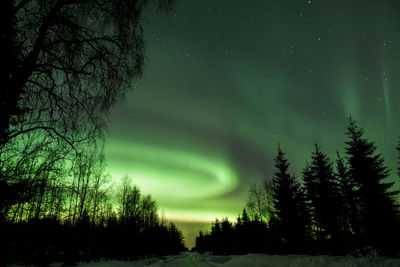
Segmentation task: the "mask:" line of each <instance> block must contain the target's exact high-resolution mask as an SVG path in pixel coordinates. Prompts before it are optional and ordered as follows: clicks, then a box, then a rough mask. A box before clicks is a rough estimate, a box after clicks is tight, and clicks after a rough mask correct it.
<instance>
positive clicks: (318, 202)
mask: <svg viewBox="0 0 400 267" xmlns="http://www.w3.org/2000/svg"><path fill="white" fill-rule="evenodd" d="M303 179H304V183H305V190H306V198H307V202H308V203H309V206H310V212H311V215H312V219H313V224H314V227H315V234H316V237H317V238H318V239H319V240H330V241H332V242H333V244H331V245H332V246H334V247H336V248H337V249H342V247H339V244H338V242H339V240H340V239H341V231H340V228H341V227H340V218H341V197H340V194H339V190H338V185H337V182H336V179H335V175H334V172H333V168H332V163H331V162H330V161H329V159H328V157H327V156H326V155H325V154H324V153H322V152H321V151H320V149H319V147H318V145H315V151H314V152H313V154H312V159H311V162H310V163H309V164H307V166H306V168H305V169H304V171H303Z"/></svg>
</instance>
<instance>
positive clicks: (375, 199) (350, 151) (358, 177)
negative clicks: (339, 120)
mask: <svg viewBox="0 0 400 267" xmlns="http://www.w3.org/2000/svg"><path fill="white" fill-rule="evenodd" d="M346 134H347V137H348V141H346V143H345V144H346V153H347V157H348V161H349V175H350V177H351V179H353V180H354V181H355V182H356V183H357V187H358V190H357V193H358V197H359V209H360V210H359V216H360V223H361V226H360V228H361V229H360V232H361V238H362V239H361V242H362V243H361V244H362V245H364V246H372V247H374V248H376V249H378V250H381V251H382V252H383V253H392V250H393V248H394V247H395V242H397V240H395V239H396V237H395V236H396V234H395V233H396V232H397V227H395V222H396V215H397V212H396V209H397V208H398V207H397V205H396V204H395V200H394V198H395V196H397V195H398V191H394V190H393V184H394V182H385V181H384V180H385V179H386V178H387V177H388V176H389V170H388V168H387V167H386V166H385V164H384V159H383V157H382V156H381V154H377V153H376V146H375V144H374V143H373V142H370V141H368V140H367V139H366V138H365V137H364V130H363V129H361V128H360V127H358V126H357V124H356V122H355V121H354V120H353V119H352V118H351V117H350V118H349V124H348V127H347V133H346Z"/></svg>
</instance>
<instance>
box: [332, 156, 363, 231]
mask: <svg viewBox="0 0 400 267" xmlns="http://www.w3.org/2000/svg"><path fill="white" fill-rule="evenodd" d="M336 155H337V158H336V180H337V182H338V189H339V195H340V197H341V204H340V208H341V209H342V213H341V217H342V218H341V219H342V220H341V231H342V232H344V233H346V234H347V235H348V236H350V235H352V234H357V233H359V221H358V216H357V214H358V207H357V203H358V198H357V184H356V182H355V181H354V180H353V179H352V177H351V176H350V175H349V167H348V164H347V161H346V159H345V158H343V157H342V156H341V155H340V154H339V152H337V153H336Z"/></svg>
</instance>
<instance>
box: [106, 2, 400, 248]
mask: <svg viewBox="0 0 400 267" xmlns="http://www.w3.org/2000/svg"><path fill="white" fill-rule="evenodd" d="M399 14H400V2H399V1H395V0H369V1H368V0H350V1H349V0H335V1H317V0H313V1H308V0H304V1H282V0H271V1H262V0H257V1H256V0H254V1H228V0H220V1H213V0H207V1H206V0H204V1H196V0H184V1H183V0H177V1H176V4H175V7H174V9H173V10H172V11H171V12H170V13H168V14H164V13H159V12H157V11H155V10H154V8H153V9H151V8H150V9H149V10H148V12H147V18H148V19H147V21H146V22H145V29H144V33H145V40H146V50H147V52H146V56H147V63H146V67H145V73H144V76H143V78H142V79H141V80H139V81H137V82H135V83H134V88H133V91H132V92H131V93H130V94H129V95H128V97H127V101H126V103H125V104H124V105H121V106H119V107H117V108H115V110H114V111H113V113H112V114H111V116H110V130H109V131H110V135H109V139H108V143H107V146H106V157H107V161H108V169H109V171H110V174H111V175H112V177H113V180H115V181H116V182H118V180H119V179H120V178H121V177H122V176H123V175H125V174H128V175H129V176H130V177H131V178H132V180H133V182H134V183H135V184H137V185H138V186H139V187H140V188H141V189H142V191H143V192H145V193H150V194H151V195H152V196H153V197H154V198H155V199H156V201H157V202H158V204H159V206H160V209H163V210H164V212H165V215H166V217H167V218H168V219H170V220H172V221H176V222H178V225H179V226H181V227H183V228H182V230H183V232H184V233H185V235H186V239H187V242H188V243H191V242H193V240H192V238H193V235H194V234H195V232H197V231H198V230H199V226H200V225H202V224H204V223H209V222H210V221H211V220H213V219H214V218H216V217H219V218H221V217H225V216H228V217H229V218H232V219H233V218H235V217H236V216H237V214H238V212H240V210H241V209H242V207H243V206H244V203H245V200H246V196H247V191H248V188H249V186H250V184H252V183H254V182H260V181H262V180H264V179H270V178H271V175H272V172H273V169H272V166H273V161H272V159H273V157H274V156H275V152H276V145H277V143H278V141H279V142H280V144H281V146H282V148H283V150H284V151H285V152H287V156H288V158H289V160H290V162H291V171H292V172H293V173H296V174H297V175H299V174H300V171H301V169H302V168H303V166H304V164H305V162H306V161H307V160H308V159H309V157H310V155H311V151H312V150H313V144H314V143H318V144H320V145H321V148H322V150H323V151H324V152H326V153H328V155H330V156H331V159H334V155H335V153H336V150H337V149H338V150H339V151H343V144H344V141H345V139H346V137H345V134H344V132H345V128H346V123H347V116H349V115H351V116H353V117H354V118H355V120H357V121H358V123H359V125H360V126H361V127H363V128H364V129H365V130H366V133H367V136H368V137H370V139H371V140H373V141H375V142H376V144H377V147H378V151H379V152H381V153H382V154H383V156H384V158H385V159H386V164H387V165H388V166H389V167H390V168H391V169H392V170H393V171H392V173H391V174H392V179H397V178H396V175H395V172H394V170H395V169H396V168H397V165H396V158H397V154H396V150H395V146H396V144H397V136H399V135H400V126H399V125H400V124H399V119H398V117H399V115H400V106H399V105H398V100H399V99H400V76H399V75H398V73H399V71H400V35H399V34H398V32H399V29H400V16H399ZM179 223H180V224H179ZM185 225H186V226H185ZM189 225H194V226H195V227H190V226H189ZM185 227H186V228H185ZM194 228H195V230H192V229H194ZM193 231H194V232H193Z"/></svg>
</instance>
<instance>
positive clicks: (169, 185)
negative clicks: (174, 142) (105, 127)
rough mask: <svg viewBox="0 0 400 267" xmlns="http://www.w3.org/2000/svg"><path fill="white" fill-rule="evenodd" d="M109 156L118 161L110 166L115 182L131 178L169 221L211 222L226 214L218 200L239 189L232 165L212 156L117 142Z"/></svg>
mask: <svg viewBox="0 0 400 267" xmlns="http://www.w3.org/2000/svg"><path fill="white" fill-rule="evenodd" d="M107 154H108V155H109V156H110V157H112V158H113V159H114V160H113V161H111V162H110V163H109V165H110V171H111V174H112V176H113V179H118V178H120V177H122V176H124V175H129V177H130V178H132V181H133V183H134V184H136V185H138V186H139V187H140V188H141V190H142V191H143V192H144V193H150V194H151V195H152V196H153V197H154V198H155V199H156V200H157V202H158V203H159V204H160V208H162V209H163V210H164V211H165V213H166V216H167V217H168V218H169V219H174V220H180V221H193V220H194V221H204V222H207V221H210V220H212V219H214V218H216V217H219V216H221V214H224V212H223V211H224V210H223V207H218V205H215V204H216V203H215V198H216V197H218V196H221V195H223V194H226V193H229V192H231V191H233V190H234V189H235V188H236V187H237V185H238V177H237V174H236V172H235V170H234V168H233V166H232V165H231V164H230V162H228V161H227V160H226V159H225V158H222V157H217V156H215V155H212V154H201V153H199V152H198V151H197V152H196V151H185V150H183V149H176V148H170V147H159V146H157V147H156V146H154V145H150V144H142V143H128V142H113V143H112V145H111V146H110V147H109V149H108V152H107ZM234 215H235V214H231V215H230V216H229V217H233V216H234Z"/></svg>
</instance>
